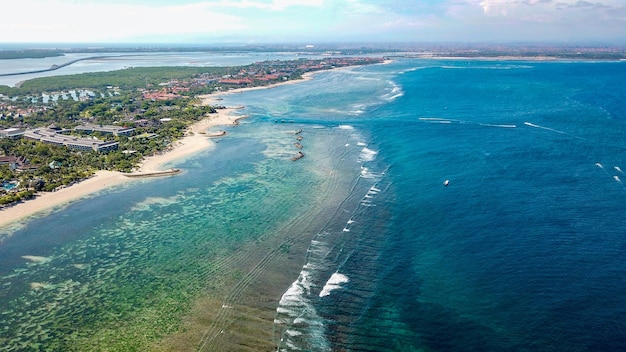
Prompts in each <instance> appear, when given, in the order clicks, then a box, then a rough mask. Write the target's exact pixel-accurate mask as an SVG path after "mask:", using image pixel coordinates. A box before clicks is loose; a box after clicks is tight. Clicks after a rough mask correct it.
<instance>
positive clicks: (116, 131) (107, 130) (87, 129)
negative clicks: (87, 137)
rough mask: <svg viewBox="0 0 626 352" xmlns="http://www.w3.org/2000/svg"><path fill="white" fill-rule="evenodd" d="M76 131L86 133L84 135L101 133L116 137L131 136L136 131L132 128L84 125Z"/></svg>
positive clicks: (76, 128)
mask: <svg viewBox="0 0 626 352" xmlns="http://www.w3.org/2000/svg"><path fill="white" fill-rule="evenodd" d="M74 131H77V132H84V133H93V132H100V133H103V134H112V135H114V136H130V135H131V134H132V133H133V132H134V131H135V129H134V128H131V127H120V126H110V125H107V126H100V125H91V124H89V125H83V126H76V127H74Z"/></svg>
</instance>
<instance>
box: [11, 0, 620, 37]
mask: <svg viewBox="0 0 626 352" xmlns="http://www.w3.org/2000/svg"><path fill="white" fill-rule="evenodd" d="M2 12H3V16H2V17H3V18H2V20H1V21H0V42H4V43H20V42H30V43H43V42H56V43H58V42H77V43H106V42H110V43H120V42H142V43H145V42H153V43H164V42H179V43H180V42H189V43H204V44H216V43H223V42H229V43H234V42H238V43H275V42H291V43H319V42H560V43H570V44H571V43H588V42H607V43H616V44H625V43H626V0H378V1H376V0H205V1H196V0H107V1H102V0H14V1H11V2H10V3H8V4H6V3H3V5H2Z"/></svg>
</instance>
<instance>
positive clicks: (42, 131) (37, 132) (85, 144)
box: [24, 128, 119, 153]
mask: <svg viewBox="0 0 626 352" xmlns="http://www.w3.org/2000/svg"><path fill="white" fill-rule="evenodd" d="M24 137H25V138H28V139H33V140H36V141H40V142H43V143H48V144H55V145H64V146H66V147H68V148H69V149H73V150H82V151H89V150H94V151H96V152H99V153H103V152H108V151H111V150H115V149H117V148H118V146H119V143H118V142H107V141H101V140H99V139H95V138H76V137H72V136H66V135H63V134H59V133H57V131H55V130H51V129H47V128H38V129H34V130H27V131H26V132H24Z"/></svg>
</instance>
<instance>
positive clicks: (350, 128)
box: [337, 125, 354, 131]
mask: <svg viewBox="0 0 626 352" xmlns="http://www.w3.org/2000/svg"><path fill="white" fill-rule="evenodd" d="M337 128H339V129H340V130H348V131H352V130H354V127H352V126H350V125H339V126H337Z"/></svg>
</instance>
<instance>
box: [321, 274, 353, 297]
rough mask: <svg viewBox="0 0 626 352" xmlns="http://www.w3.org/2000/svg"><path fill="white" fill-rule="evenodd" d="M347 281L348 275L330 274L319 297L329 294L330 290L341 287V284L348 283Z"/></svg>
mask: <svg viewBox="0 0 626 352" xmlns="http://www.w3.org/2000/svg"><path fill="white" fill-rule="evenodd" d="M349 281H350V280H349V279H348V277H347V276H345V275H343V274H340V273H334V274H332V275H331V277H330V279H328V281H327V282H326V285H324V288H323V289H322V291H321V292H320V297H326V296H329V295H330V293H331V292H332V291H334V290H336V289H339V288H341V287H342V285H343V284H345V283H348V282H349Z"/></svg>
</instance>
